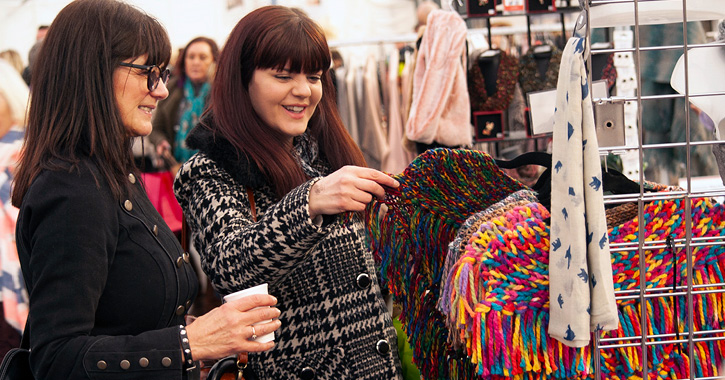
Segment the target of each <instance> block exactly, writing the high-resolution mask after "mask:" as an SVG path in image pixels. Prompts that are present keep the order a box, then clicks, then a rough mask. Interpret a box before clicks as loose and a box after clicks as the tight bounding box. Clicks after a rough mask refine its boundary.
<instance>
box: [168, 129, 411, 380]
mask: <svg viewBox="0 0 725 380" xmlns="http://www.w3.org/2000/svg"><path fill="white" fill-rule="evenodd" d="M187 143H188V145H189V146H190V147H191V148H193V149H199V150H200V152H199V153H198V154H196V155H195V156H193V157H192V158H191V159H190V160H189V161H187V162H186V163H185V164H184V165H183V166H182V167H181V170H180V171H179V173H178V174H177V177H176V181H175V183H174V190H175V193H176V197H177V198H178V200H179V203H180V204H181V207H182V208H183V209H184V212H185V214H186V218H187V220H188V222H189V226H190V228H191V231H192V236H193V243H194V245H195V246H196V247H197V249H198V250H199V252H200V254H201V258H202V267H203V269H204V271H205V272H206V273H207V275H208V276H209V278H210V279H211V282H212V284H213V285H214V288H215V289H216V290H217V291H218V292H220V293H221V294H229V293H232V292H235V291H238V290H242V289H245V288H248V287H251V286H255V285H258V284H261V283H265V282H266V283H269V290H270V294H272V295H274V296H275V297H277V299H278V304H277V307H278V308H279V309H280V310H281V311H282V314H281V315H280V317H279V319H280V321H281V322H282V327H281V328H280V329H279V330H278V331H277V332H276V341H275V347H274V348H273V349H272V350H270V351H268V352H263V353H258V354H250V356H249V357H250V365H251V366H252V369H253V370H254V372H255V373H256V375H257V377H258V378H259V379H270V380H272V379H312V378H317V379H335V380H344V379H370V380H373V379H375V380H379V379H399V378H400V376H401V375H400V373H401V370H400V362H399V359H398V356H397V349H395V347H396V346H395V344H396V334H395V330H394V328H393V324H392V319H391V316H390V314H389V313H388V311H387V309H386V306H385V304H384V301H383V299H382V296H381V293H380V288H379V286H378V280H377V275H376V270H375V264H374V261H373V257H372V255H371V253H370V250H369V249H368V248H367V245H366V244H365V238H364V233H363V232H364V231H363V228H364V227H363V225H362V223H361V221H359V220H356V221H354V222H353V223H346V224H342V223H340V221H339V218H336V217H328V218H325V222H323V224H322V226H318V225H316V224H315V223H313V222H312V221H311V219H310V216H309V212H308V195H309V191H310V187H311V186H312V185H313V184H314V182H315V181H316V179H312V180H310V181H307V182H306V183H304V184H302V185H300V186H299V187H297V188H295V189H294V190H292V191H291V192H290V193H289V194H287V195H286V196H285V197H283V198H282V199H281V200H279V201H277V200H276V199H275V195H274V194H273V193H272V191H271V188H270V187H269V185H268V184H267V183H265V178H264V176H263V175H262V174H261V172H260V170H259V168H258V167H256V165H255V164H254V163H251V162H249V161H247V160H246V158H244V157H242V158H241V159H240V160H237V159H236V157H237V155H236V153H235V151H234V148H233V147H232V145H231V144H230V143H229V142H228V141H227V140H224V139H222V138H220V137H218V136H216V137H213V136H212V133H211V132H210V131H209V130H207V129H205V128H203V127H200V126H197V127H196V128H195V129H194V130H193V131H192V132H191V134H190V137H189V138H188V140H187ZM311 157H312V160H313V161H312V162H307V164H309V165H305V164H303V167H305V170H306V171H307V172H308V174H309V172H310V171H312V172H315V171H319V173H321V174H323V175H324V174H327V173H328V172H329V169H328V168H327V167H326V165H325V164H324V162H323V160H322V159H320V158H317V157H316V154H314V155H312V156H311ZM247 187H249V188H252V189H253V192H254V200H255V205H256V210H257V222H254V221H253V220H252V213H251V209H250V202H249V199H248V196H247V192H246V188H247Z"/></svg>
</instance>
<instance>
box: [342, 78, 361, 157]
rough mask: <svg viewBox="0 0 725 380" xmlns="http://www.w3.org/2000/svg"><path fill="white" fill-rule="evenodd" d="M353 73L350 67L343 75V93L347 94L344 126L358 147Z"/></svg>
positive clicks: (358, 138) (355, 90)
mask: <svg viewBox="0 0 725 380" xmlns="http://www.w3.org/2000/svg"><path fill="white" fill-rule="evenodd" d="M355 72H356V70H355V68H354V67H352V66H350V67H349V68H348V69H347V70H346V73H345V92H346V94H347V96H346V97H345V101H347V110H348V115H347V118H348V123H349V124H345V126H347V131H348V132H349V133H350V137H352V141H355V144H358V145H360V137H359V134H358V129H357V101H356V98H357V89H356V80H355Z"/></svg>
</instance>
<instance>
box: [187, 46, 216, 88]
mask: <svg viewBox="0 0 725 380" xmlns="http://www.w3.org/2000/svg"><path fill="white" fill-rule="evenodd" d="M213 62H214V56H213V55H212V52H211V46H209V44H208V43H206V42H204V41H199V42H194V43H193V44H191V45H189V47H188V48H187V49H186V52H185V53H184V67H185V74H186V77H187V78H189V80H191V81H192V82H194V83H203V82H206V80H207V78H208V77H209V67H210V66H211V64H212V63H213Z"/></svg>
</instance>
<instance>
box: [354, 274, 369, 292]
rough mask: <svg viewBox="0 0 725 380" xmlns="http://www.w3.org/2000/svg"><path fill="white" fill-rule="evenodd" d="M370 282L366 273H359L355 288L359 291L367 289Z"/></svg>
mask: <svg viewBox="0 0 725 380" xmlns="http://www.w3.org/2000/svg"><path fill="white" fill-rule="evenodd" d="M371 282H372V281H370V275H368V274H367V273H361V274H359V275H358V276H357V287H358V288H360V289H367V288H368V287H369V286H370V283H371Z"/></svg>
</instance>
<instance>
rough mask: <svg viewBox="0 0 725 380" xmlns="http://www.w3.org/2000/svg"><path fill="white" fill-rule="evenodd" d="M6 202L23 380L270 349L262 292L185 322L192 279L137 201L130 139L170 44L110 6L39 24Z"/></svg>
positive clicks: (155, 93) (118, 371)
mask: <svg viewBox="0 0 725 380" xmlns="http://www.w3.org/2000/svg"><path fill="white" fill-rule="evenodd" d="M44 41H45V42H44V44H43V47H42V48H41V51H40V52H39V54H38V58H37V59H38V61H37V65H36V66H35V68H34V69H33V76H32V86H33V88H34V89H35V90H34V93H33V94H34V95H33V101H32V103H31V105H30V111H29V116H28V126H27V134H26V144H25V146H24V150H23V153H22V156H21V160H20V165H19V167H18V170H17V175H16V182H15V189H14V191H13V194H12V202H13V204H14V205H15V206H17V207H19V208H20V215H19V217H18V227H17V244H18V254H19V256H20V263H21V267H22V270H23V276H24V278H25V279H26V283H27V286H28V292H29V294H30V313H29V316H28V321H29V322H28V325H27V327H26V330H25V333H26V334H29V338H30V349H31V353H30V366H31V368H32V370H33V373H34V375H35V378H36V379H44V380H52V379H74V380H77V379H104V378H108V379H187V378H198V376H199V370H198V367H199V366H198V365H197V361H198V360H207V359H219V358H222V357H225V356H228V355H231V354H235V353H237V352H241V351H262V350H267V349H270V348H271V347H273V345H274V343H273V342H269V343H259V342H255V341H253V340H250V339H249V338H255V337H256V335H257V334H259V335H262V334H267V333H269V332H271V331H274V330H276V329H277V328H278V327H279V325H280V323H279V321H277V320H275V321H270V322H267V323H262V324H258V325H256V326H254V327H252V324H254V323H258V322H261V321H264V320H270V319H273V318H275V317H277V315H278V314H279V310H278V309H276V308H271V307H264V308H260V309H257V310H251V309H252V308H254V307H258V306H272V305H274V304H275V302H276V300H275V299H274V297H271V296H267V295H254V296H251V297H246V298H242V299H240V300H238V301H233V302H229V303H227V304H225V305H222V306H221V307H219V308H216V309H214V310H212V311H210V312H209V313H207V314H205V315H203V316H200V317H199V318H198V319H196V320H195V321H194V322H193V323H190V324H188V325H187V324H186V323H185V318H184V317H185V314H186V312H187V311H188V310H189V307H190V306H191V302H192V300H193V299H194V297H195V295H196V290H197V286H198V284H197V280H196V276H195V274H194V271H193V269H192V268H191V265H190V264H189V256H188V254H187V253H185V252H183V251H182V249H181V247H180V246H179V243H178V241H177V239H176V237H175V236H174V234H173V233H172V232H171V231H170V230H169V228H168V227H167V226H166V224H165V223H164V222H163V219H161V216H160V215H159V214H158V213H157V212H156V210H155V209H154V208H153V206H152V205H151V202H150V201H149V199H148V197H147V196H146V193H145V191H144V188H143V187H142V184H141V183H140V181H139V180H138V178H139V177H138V174H139V173H138V170H137V169H136V168H135V167H134V164H133V156H132V153H131V140H132V139H133V138H135V137H138V136H144V135H147V134H148V133H150V132H151V113H152V111H153V110H154V108H156V103H157V102H158V101H159V100H161V99H163V98H165V97H166V96H167V95H168V90H167V89H166V80H167V79H168V71H167V70H166V69H165V68H166V65H167V64H168V61H169V56H170V54H171V45H170V43H169V38H168V36H167V34H166V31H165V30H164V28H163V27H162V26H161V25H160V24H159V23H158V21H156V20H155V19H154V18H152V17H150V16H148V15H147V14H145V13H143V12H141V11H140V10H138V9H136V8H134V7H132V6H130V5H128V4H126V3H123V2H120V1H109V0H76V1H73V2H71V3H70V4H69V5H67V6H66V7H65V8H64V9H63V10H62V11H61V12H60V13H59V14H58V16H57V17H56V18H55V21H53V24H52V25H51V26H50V29H49V30H48V34H47V36H46V37H45V40H44Z"/></svg>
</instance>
